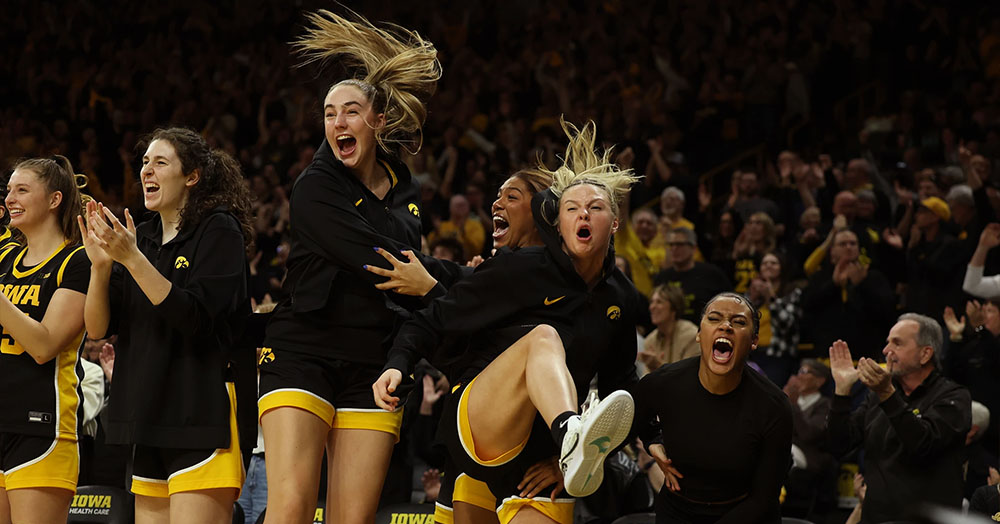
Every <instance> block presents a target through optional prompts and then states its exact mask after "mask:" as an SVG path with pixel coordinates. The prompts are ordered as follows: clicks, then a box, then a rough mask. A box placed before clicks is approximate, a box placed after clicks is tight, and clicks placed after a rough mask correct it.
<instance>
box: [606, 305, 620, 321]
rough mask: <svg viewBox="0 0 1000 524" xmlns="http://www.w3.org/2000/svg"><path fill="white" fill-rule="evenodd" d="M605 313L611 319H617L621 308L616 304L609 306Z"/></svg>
mask: <svg viewBox="0 0 1000 524" xmlns="http://www.w3.org/2000/svg"><path fill="white" fill-rule="evenodd" d="M607 315H608V318H610V319H611V320H618V319H619V318H621V316H622V308H620V307H618V306H611V307H609V308H608V311H607Z"/></svg>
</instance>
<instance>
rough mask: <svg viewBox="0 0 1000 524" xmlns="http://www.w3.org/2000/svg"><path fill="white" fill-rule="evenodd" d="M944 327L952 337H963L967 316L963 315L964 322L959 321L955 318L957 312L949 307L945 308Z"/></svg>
mask: <svg viewBox="0 0 1000 524" xmlns="http://www.w3.org/2000/svg"><path fill="white" fill-rule="evenodd" d="M944 325H945V327H947V328H948V333H951V336H952V337H961V336H962V332H964V331H965V315H962V320H961V321H959V320H958V319H957V318H955V310H954V309H952V308H951V306H947V307H945V308H944Z"/></svg>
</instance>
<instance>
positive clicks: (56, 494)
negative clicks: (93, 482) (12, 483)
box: [6, 488, 73, 524]
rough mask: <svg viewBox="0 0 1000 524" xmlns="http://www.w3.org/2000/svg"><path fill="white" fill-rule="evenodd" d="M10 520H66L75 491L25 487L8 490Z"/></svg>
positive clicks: (43, 523)
mask: <svg viewBox="0 0 1000 524" xmlns="http://www.w3.org/2000/svg"><path fill="white" fill-rule="evenodd" d="M6 498H7V503H8V504H9V505H10V521H11V522H16V523H17V524H22V523H24V524H54V523H56V522H66V517H67V515H69V505H70V503H71V502H73V492H72V491H70V490H68V489H62V488H25V489H12V490H9V491H7V497H6Z"/></svg>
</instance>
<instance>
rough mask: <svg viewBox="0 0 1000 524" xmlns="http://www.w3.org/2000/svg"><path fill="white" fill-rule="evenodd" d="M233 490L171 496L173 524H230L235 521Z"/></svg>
mask: <svg viewBox="0 0 1000 524" xmlns="http://www.w3.org/2000/svg"><path fill="white" fill-rule="evenodd" d="M235 501H236V490H235V489H233V488H219V489H203V490H198V491H186V492H183V493H174V494H173V495H171V496H170V522H171V523H173V524H188V523H190V524H229V523H231V522H232V521H233V502H235Z"/></svg>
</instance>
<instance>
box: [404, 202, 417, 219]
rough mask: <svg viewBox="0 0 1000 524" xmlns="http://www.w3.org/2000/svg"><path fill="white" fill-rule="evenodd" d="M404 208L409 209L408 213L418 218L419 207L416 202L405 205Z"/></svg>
mask: <svg viewBox="0 0 1000 524" xmlns="http://www.w3.org/2000/svg"><path fill="white" fill-rule="evenodd" d="M406 209H409V210H410V213H411V214H413V216H415V217H417V218H420V208H418V207H417V205H416V204H413V203H411V204H410V205H408V206H406Z"/></svg>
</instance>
